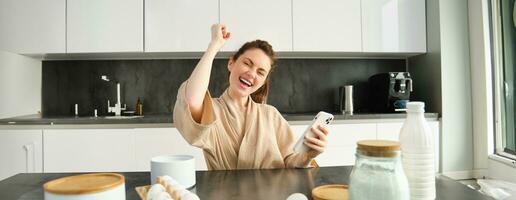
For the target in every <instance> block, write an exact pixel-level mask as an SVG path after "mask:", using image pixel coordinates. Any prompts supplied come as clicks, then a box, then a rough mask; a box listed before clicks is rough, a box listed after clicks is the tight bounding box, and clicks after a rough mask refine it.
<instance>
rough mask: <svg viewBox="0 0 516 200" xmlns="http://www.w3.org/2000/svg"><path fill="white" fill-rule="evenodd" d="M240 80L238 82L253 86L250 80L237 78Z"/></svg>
mask: <svg viewBox="0 0 516 200" xmlns="http://www.w3.org/2000/svg"><path fill="white" fill-rule="evenodd" d="M238 79H239V80H240V83H242V84H243V85H245V86H247V87H251V86H253V84H252V83H251V81H249V80H247V79H245V78H242V77H240V78H238Z"/></svg>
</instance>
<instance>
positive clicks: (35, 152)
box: [0, 130, 43, 180]
mask: <svg viewBox="0 0 516 200" xmlns="http://www.w3.org/2000/svg"><path fill="white" fill-rule="evenodd" d="M42 147H43V145H42V133H41V130H0V163H1V164H0V180H3V179H5V178H8V177H10V176H13V175H16V174H18V173H41V172H43V148H42Z"/></svg>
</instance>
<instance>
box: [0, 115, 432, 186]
mask: <svg viewBox="0 0 516 200" xmlns="http://www.w3.org/2000/svg"><path fill="white" fill-rule="evenodd" d="M428 123H429V125H430V127H431V129H432V131H433V133H434V135H435V141H436V142H435V144H436V145H435V146H436V149H435V151H436V154H435V155H436V158H437V159H436V166H439V152H440V151H439V147H440V145H439V144H440V143H439V136H440V135H439V133H440V131H439V121H430V122H428ZM402 125H403V123H402V122H382V123H374V122H372V123H354V124H333V125H331V126H329V135H328V145H327V149H326V151H325V152H324V153H322V154H321V155H319V156H318V157H317V158H316V161H317V163H318V164H319V166H341V165H353V164H354V163H355V150H356V143H357V141H359V140H366V139H388V140H398V137H399V132H400V130H401V127H402ZM307 127H308V125H292V126H291V128H292V130H293V132H294V134H295V140H296V141H297V140H298V139H299V137H301V135H302V134H303V132H304V131H305V130H306V128H307ZM178 154H186V155H192V156H194V158H195V163H196V169H197V170H207V167H206V163H205V160H204V156H203V152H202V150H201V149H199V148H196V147H193V146H190V145H189V144H188V143H187V142H186V141H185V140H184V138H183V137H182V136H181V134H180V133H179V131H178V130H177V129H175V128H172V127H171V128H136V129H134V128H127V129H45V130H0V162H1V163H2V164H1V165H0V180H1V179H4V178H7V177H9V176H12V175H15V174H17V173H22V172H123V171H149V170H150V160H151V158H152V157H155V156H159V155H178ZM43 160H44V162H43ZM438 168H439V167H437V168H436V169H438Z"/></svg>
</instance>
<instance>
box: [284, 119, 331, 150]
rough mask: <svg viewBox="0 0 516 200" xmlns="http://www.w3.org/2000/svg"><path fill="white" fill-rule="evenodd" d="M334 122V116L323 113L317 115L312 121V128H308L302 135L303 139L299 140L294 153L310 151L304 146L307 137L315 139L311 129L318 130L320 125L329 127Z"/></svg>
mask: <svg viewBox="0 0 516 200" xmlns="http://www.w3.org/2000/svg"><path fill="white" fill-rule="evenodd" d="M332 121H333V115H332V114H330V113H327V112H323V111H321V112H319V113H317V115H316V116H315V117H314V119H313V120H312V123H311V124H310V126H308V127H307V128H306V130H305V132H304V133H303V135H301V137H299V139H298V140H297V142H296V145H295V146H294V152H296V153H305V152H307V151H308V150H309V149H310V147H308V146H306V145H305V144H304V141H305V136H307V135H308V136H309V137H315V133H313V132H312V130H311V128H312V127H315V128H317V127H318V126H319V125H329V124H330V123H331V122H332Z"/></svg>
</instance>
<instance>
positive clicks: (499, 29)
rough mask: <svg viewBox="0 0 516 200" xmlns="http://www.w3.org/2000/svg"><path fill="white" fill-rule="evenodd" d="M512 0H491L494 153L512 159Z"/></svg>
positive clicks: (515, 145) (515, 152) (515, 69)
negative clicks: (494, 121) (494, 117)
mask: <svg viewBox="0 0 516 200" xmlns="http://www.w3.org/2000/svg"><path fill="white" fill-rule="evenodd" d="M515 1H516V0H492V1H491V11H492V14H491V17H492V23H491V25H492V27H491V30H492V40H491V41H492V49H493V62H494V63H493V66H494V72H495V73H494V76H495V77H494V81H495V84H494V87H495V97H494V99H495V110H496V113H495V116H496V121H497V123H496V126H497V127H496V131H495V133H496V137H495V140H496V150H495V152H496V154H498V155H501V156H504V157H508V158H512V159H516V137H515V135H516V122H515V120H516V115H515V114H516V113H515V109H516V107H515V105H516V98H515V97H514V95H515V93H516V82H515V77H516V20H515V19H516V13H515V12H516V10H515V9H516V7H515Z"/></svg>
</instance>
